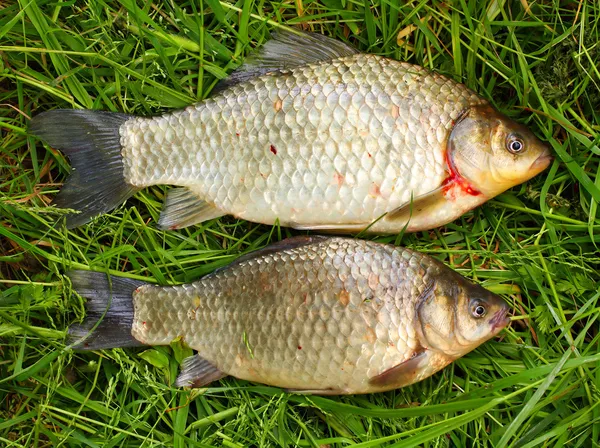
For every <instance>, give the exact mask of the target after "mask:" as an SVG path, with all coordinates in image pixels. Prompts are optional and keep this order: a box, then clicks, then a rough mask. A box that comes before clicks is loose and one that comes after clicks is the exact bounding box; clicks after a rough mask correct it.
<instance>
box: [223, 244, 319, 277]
mask: <svg viewBox="0 0 600 448" xmlns="http://www.w3.org/2000/svg"><path fill="white" fill-rule="evenodd" d="M328 239H329V237H327V236H321V235H311V236H306V235H299V236H292V237H290V238H286V239H285V240H281V241H278V242H277V243H273V244H269V245H268V246H266V247H264V248H262V249H258V250H255V251H252V252H250V253H247V254H245V255H242V256H241V257H239V258H237V259H236V260H235V261H233V262H231V263H229V264H228V265H226V266H223V267H222V268H219V269H217V270H216V271H214V272H219V271H223V270H225V269H229V268H231V267H233V266H237V265H238V264H240V263H243V262H245V261H248V260H253V259H254V258H258V257H264V256H265V255H268V254H274V253H276V252H281V251H283V250H290V249H297V248H298V247H302V246H306V245H308V244H313V243H318V242H322V241H326V240H328Z"/></svg>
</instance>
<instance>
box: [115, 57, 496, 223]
mask: <svg viewBox="0 0 600 448" xmlns="http://www.w3.org/2000/svg"><path fill="white" fill-rule="evenodd" d="M483 103H485V101H484V100H482V99H481V98H479V97H478V96H477V95H476V94H475V93H473V92H472V91H471V90H469V89H468V88H466V87H465V86H463V85H461V84H458V83H456V82H454V81H452V80H450V79H448V78H445V77H443V76H440V75H437V74H434V73H431V72H429V71H427V70H425V69H423V68H421V67H417V66H414V65H410V64H406V63H402V62H397V61H393V60H389V59H386V58H382V57H379V56H375V55H367V54H356V55H353V56H349V57H345V58H341V59H338V60H334V61H330V62H328V63H326V64H324V63H317V64H309V65H306V66H302V67H298V68H295V69H292V70H287V71H283V72H282V73H279V74H278V75H277V76H271V75H265V76H261V77H258V78H254V79H251V80H249V81H246V82H243V83H240V84H237V85H234V86H233V87H231V88H229V89H226V90H225V91H223V92H221V93H219V94H217V95H216V96H214V97H212V98H209V99H208V100H206V101H204V102H202V103H199V104H197V105H194V106H191V107H189V108H187V109H185V110H183V111H179V112H175V113H173V114H170V115H168V116H162V117H154V118H138V117H136V118H132V119H130V120H128V121H126V122H125V123H124V124H123V125H122V126H121V128H120V133H121V144H122V147H123V148H122V154H123V160H124V165H125V179H126V181H127V182H128V183H130V184H132V185H134V186H136V187H145V186H148V185H154V184H174V185H180V186H187V187H189V188H190V189H192V190H193V191H194V192H196V193H197V194H198V196H199V197H201V198H202V199H203V200H205V201H207V202H209V203H212V204H214V205H215V206H216V207H217V208H219V209H222V210H228V211H230V212H231V213H232V214H234V215H235V216H238V217H240V218H245V219H249V220H252V221H258V222H274V221H275V220H277V219H279V220H280V222H281V223H282V224H284V225H288V224H292V225H293V224H294V223H297V222H302V223H311V222H314V223H315V224H316V223H320V224H331V223H341V224H346V223H347V224H352V223H356V222H364V221H365V220H366V221H372V220H376V219H377V218H379V217H380V216H381V215H383V214H384V213H385V212H387V211H389V210H392V209H395V208H397V207H399V206H401V205H402V204H405V203H407V202H408V201H410V199H411V195H412V196H415V197H416V196H418V195H421V194H425V193H428V192H430V191H431V190H433V189H435V188H437V187H438V186H439V185H440V184H441V182H442V181H443V179H444V178H445V176H446V167H445V161H444V152H445V150H446V146H445V142H446V140H447V138H448V133H449V130H450V129H451V126H452V123H453V121H454V120H455V119H456V118H457V117H458V116H459V115H460V113H461V112H462V111H464V110H465V109H466V108H468V107H470V106H473V105H477V104H483ZM190 130H195V132H191V131H190Z"/></svg>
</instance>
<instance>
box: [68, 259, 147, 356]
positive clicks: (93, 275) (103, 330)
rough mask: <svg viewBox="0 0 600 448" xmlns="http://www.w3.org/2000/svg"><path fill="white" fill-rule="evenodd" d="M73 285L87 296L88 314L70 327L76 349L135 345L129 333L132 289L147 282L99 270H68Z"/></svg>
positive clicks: (131, 317)
mask: <svg viewBox="0 0 600 448" xmlns="http://www.w3.org/2000/svg"><path fill="white" fill-rule="evenodd" d="M67 275H68V277H69V278H70V279H71V283H72V285H73V289H74V290H75V291H77V293H79V294H80V295H81V296H82V297H85V298H86V299H87V303H86V308H87V316H86V319H85V320H84V321H83V323H81V324H77V325H73V326H71V328H69V336H70V341H69V342H70V343H71V344H73V348H74V349H76V350H99V349H105V348H117V347H137V346H140V345H144V344H142V343H141V342H140V341H138V340H137V339H135V338H134V337H133V336H132V335H131V328H132V325H133V318H134V310H133V292H134V291H135V290H136V289H137V288H139V287H140V286H142V285H145V284H146V283H144V282H142V281H139V280H132V279H129V278H121V277H113V276H109V275H107V274H104V273H102V272H89V271H71V272H69V273H68V274H67Z"/></svg>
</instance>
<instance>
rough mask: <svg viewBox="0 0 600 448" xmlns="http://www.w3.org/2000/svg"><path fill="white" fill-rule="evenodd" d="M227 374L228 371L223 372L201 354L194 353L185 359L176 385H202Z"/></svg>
mask: <svg viewBox="0 0 600 448" xmlns="http://www.w3.org/2000/svg"><path fill="white" fill-rule="evenodd" d="M226 376H227V374H226V373H223V372H221V371H220V370H219V369H217V368H216V367H215V366H213V365H212V364H211V363H210V362H208V361H207V360H206V359H204V358H202V357H201V356H200V355H194V356H189V357H187V358H185V359H184V360H183V364H182V367H181V373H179V376H178V377H177V380H176V381H175V385H176V386H177V387H184V386H192V387H202V386H206V385H207V384H210V383H212V382H213V381H217V380H220V379H221V378H224V377H226Z"/></svg>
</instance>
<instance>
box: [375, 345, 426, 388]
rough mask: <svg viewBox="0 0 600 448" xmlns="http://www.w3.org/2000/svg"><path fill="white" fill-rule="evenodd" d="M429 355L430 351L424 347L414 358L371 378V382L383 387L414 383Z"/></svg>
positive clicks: (396, 386)
mask: <svg viewBox="0 0 600 448" xmlns="http://www.w3.org/2000/svg"><path fill="white" fill-rule="evenodd" d="M429 356H430V351H429V350H427V349H423V348H422V349H421V350H420V351H417V352H416V354H415V355H414V356H413V357H412V358H410V359H408V360H406V361H404V362H402V363H400V364H397V365H395V366H394V367H391V368H389V369H387V370H386V371H385V372H382V373H380V374H379V375H376V376H374V377H371V378H369V384H370V385H372V386H376V387H382V388H387V387H393V388H398V387H403V386H407V385H409V384H412V383H414V382H416V381H417V375H418V373H419V369H420V368H421V366H422V365H423V363H424V362H426V361H427V360H428V359H429Z"/></svg>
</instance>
